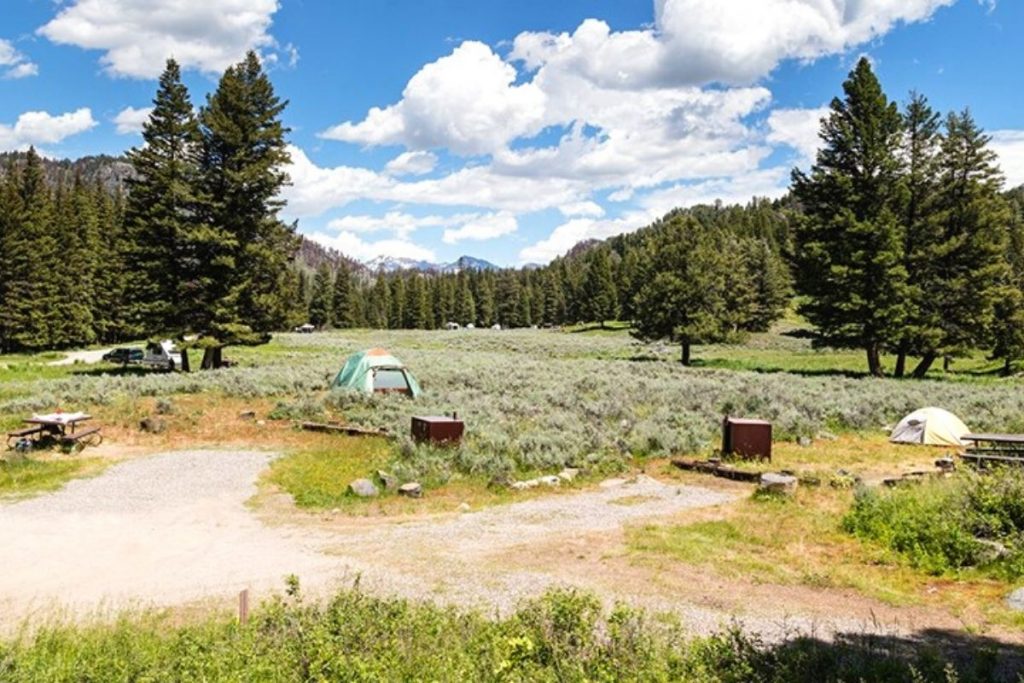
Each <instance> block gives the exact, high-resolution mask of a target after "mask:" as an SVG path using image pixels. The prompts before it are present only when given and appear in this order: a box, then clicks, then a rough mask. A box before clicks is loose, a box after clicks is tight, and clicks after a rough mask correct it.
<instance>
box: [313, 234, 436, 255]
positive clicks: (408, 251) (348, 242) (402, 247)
mask: <svg viewBox="0 0 1024 683" xmlns="http://www.w3.org/2000/svg"><path fill="white" fill-rule="evenodd" d="M308 237H309V238H310V239H312V240H315V241H316V242H319V243H320V244H323V245H324V246H327V247H331V248H333V249H337V250H338V251H340V252H341V253H343V254H345V255H346V256H349V257H351V258H355V259H359V260H360V261H370V260H372V259H375V258H377V257H378V256H392V257H395V258H410V259H415V260H417V261H436V260H437V257H436V255H435V254H434V252H433V251H431V250H430V249H427V248H426V247H423V246H420V245H418V244H415V243H413V242H410V241H409V240H405V239H384V240H376V241H366V240H364V239H363V238H362V237H360V236H359V235H357V234H356V233H353V232H346V231H342V232H340V233H338V234H336V235H328V234H325V233H323V232H314V233H312V234H310V235H308Z"/></svg>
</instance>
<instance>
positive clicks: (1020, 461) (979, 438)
mask: <svg viewBox="0 0 1024 683" xmlns="http://www.w3.org/2000/svg"><path fill="white" fill-rule="evenodd" d="M960 438H961V441H970V442H971V443H972V444H973V445H971V446H968V447H967V448H966V450H965V452H964V453H962V454H961V455H960V457H961V458H963V459H964V460H967V461H968V462H973V463H974V464H976V465H984V464H986V463H991V464H998V463H1003V464H1015V465H1024V434H965V435H964V436H962V437H960Z"/></svg>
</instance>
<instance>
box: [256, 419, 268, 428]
mask: <svg viewBox="0 0 1024 683" xmlns="http://www.w3.org/2000/svg"><path fill="white" fill-rule="evenodd" d="M256 424H257V425H258V426H260V427H264V426H266V424H267V421H266V420H256Z"/></svg>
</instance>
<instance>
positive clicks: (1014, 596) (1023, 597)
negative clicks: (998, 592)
mask: <svg viewBox="0 0 1024 683" xmlns="http://www.w3.org/2000/svg"><path fill="white" fill-rule="evenodd" d="M1006 605H1007V606H1008V607H1009V608H1010V609H1012V610H1014V611H1015V612H1024V588H1018V589H1017V590H1015V591H1013V592H1012V593H1010V594H1009V595H1007V596H1006Z"/></svg>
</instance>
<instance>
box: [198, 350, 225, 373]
mask: <svg viewBox="0 0 1024 683" xmlns="http://www.w3.org/2000/svg"><path fill="white" fill-rule="evenodd" d="M221 357H222V354H221V347H220V346H213V347H211V348H208V349H206V350H205V351H204V352H203V365H202V368H203V370H217V369H218V368H220V367H221V365H222V360H221Z"/></svg>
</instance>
